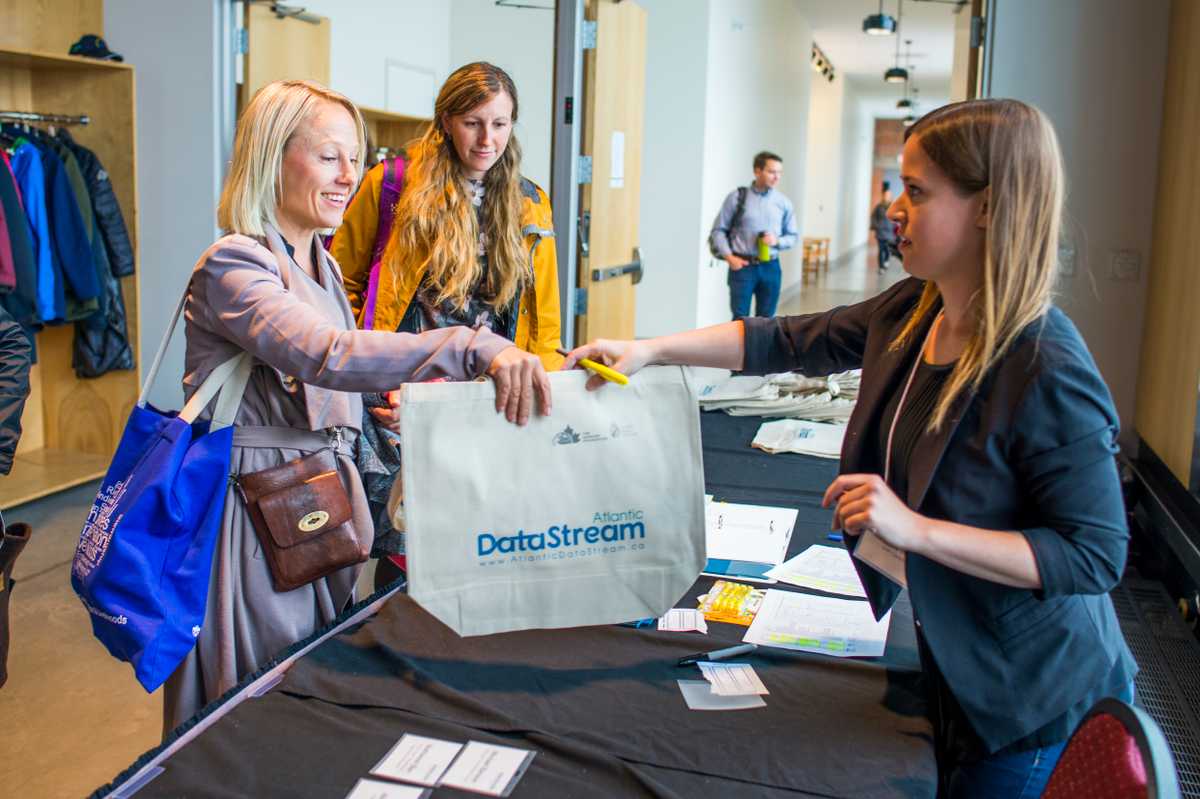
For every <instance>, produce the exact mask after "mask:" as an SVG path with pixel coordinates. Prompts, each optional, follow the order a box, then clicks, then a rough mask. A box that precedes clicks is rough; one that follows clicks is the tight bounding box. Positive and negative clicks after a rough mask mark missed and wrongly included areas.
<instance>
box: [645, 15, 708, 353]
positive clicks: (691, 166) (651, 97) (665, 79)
mask: <svg viewBox="0 0 1200 799" xmlns="http://www.w3.org/2000/svg"><path fill="white" fill-rule="evenodd" d="M639 5H641V6H643V7H644V8H645V9H646V117H645V119H646V123H645V130H644V132H643V151H642V197H641V211H640V219H639V237H640V239H641V247H642V257H643V259H644V262H645V264H646V272H645V276H644V277H643V278H642V282H641V283H639V284H638V286H637V296H636V306H637V318H636V321H635V330H636V332H637V335H638V336H641V337H647V336H658V335H662V334H664V333H675V332H678V331H680V330H688V329H690V328H692V327H695V325H696V302H697V300H696V297H697V295H696V288H697V280H698V279H697V275H699V274H701V273H707V272H709V271H713V272H719V274H720V275H721V279H722V280H723V279H724V275H725V265H724V263H721V264H720V265H719V266H715V267H714V266H713V265H712V264H711V263H710V262H711V259H710V258H709V255H708V248H707V246H706V244H705V238H706V237H707V235H708V228H709V225H710V224H711V222H712V217H711V216H705V215H704V212H703V209H702V207H701V199H702V198H701V183H702V180H703V172H704V121H705V113H704V103H705V95H706V91H707V87H706V79H705V76H706V75H707V71H708V12H709V0H639ZM714 215H715V212H714Z"/></svg>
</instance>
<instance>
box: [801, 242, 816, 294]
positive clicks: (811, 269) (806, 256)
mask: <svg viewBox="0 0 1200 799" xmlns="http://www.w3.org/2000/svg"><path fill="white" fill-rule="evenodd" d="M802 247H803V250H802V252H803V261H802V264H803V266H802V268H801V272H800V282H801V283H807V282H808V276H809V275H819V274H821V244H820V240H819V239H813V238H805V239H804V242H803V244H802Z"/></svg>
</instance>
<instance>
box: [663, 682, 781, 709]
mask: <svg viewBox="0 0 1200 799" xmlns="http://www.w3.org/2000/svg"><path fill="white" fill-rule="evenodd" d="M676 682H678V683H679V690H680V692H681V693H682V694H683V701H684V702H686V703H687V706H688V708H689V709H691V710H750V709H751V708H756V707H766V706H767V703H766V702H764V701H763V698H762V697H761V696H754V695H751V696H721V695H720V694H714V693H713V690H712V686H711V685H710V684H709V683H707V682H705V681H704V680H676Z"/></svg>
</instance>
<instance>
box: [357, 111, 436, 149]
mask: <svg viewBox="0 0 1200 799" xmlns="http://www.w3.org/2000/svg"><path fill="white" fill-rule="evenodd" d="M358 110H359V112H361V113H362V115H363V122H365V123H366V125H367V138H368V139H369V140H370V145H371V146H372V147H387V148H388V149H390V150H399V149H400V148H402V147H404V146H405V145H407V144H408V143H409V142H410V141H412V140H413V139H415V138H417V137H419V136H421V135H422V134H424V133H425V129H426V128H427V127H428V126H429V123H430V122H432V121H433V120H432V118H430V117H414V116H408V115H407V114H396V113H393V112H391V111H384V110H382V109H379V108H371V107H369V106H365V105H360V106H359V107H358Z"/></svg>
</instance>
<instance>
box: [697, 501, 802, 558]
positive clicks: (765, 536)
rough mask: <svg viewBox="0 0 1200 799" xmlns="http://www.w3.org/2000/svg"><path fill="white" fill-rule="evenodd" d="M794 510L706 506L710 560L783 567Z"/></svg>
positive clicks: (728, 505) (794, 515) (721, 504)
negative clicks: (781, 564)
mask: <svg viewBox="0 0 1200 799" xmlns="http://www.w3.org/2000/svg"><path fill="white" fill-rule="evenodd" d="M796 513H797V511H796V509H795V508H773V507H769V506H765V505H739V504H737V503H735V502H710V503H708V505H706V506H705V545H706V547H707V554H708V558H709V560H714V559H716V560H745V561H750V562H751V563H770V564H778V563H781V562H782V561H783V559H784V557H786V556H787V548H788V541H790V540H791V538H792V526H793V525H795V523H796Z"/></svg>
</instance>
